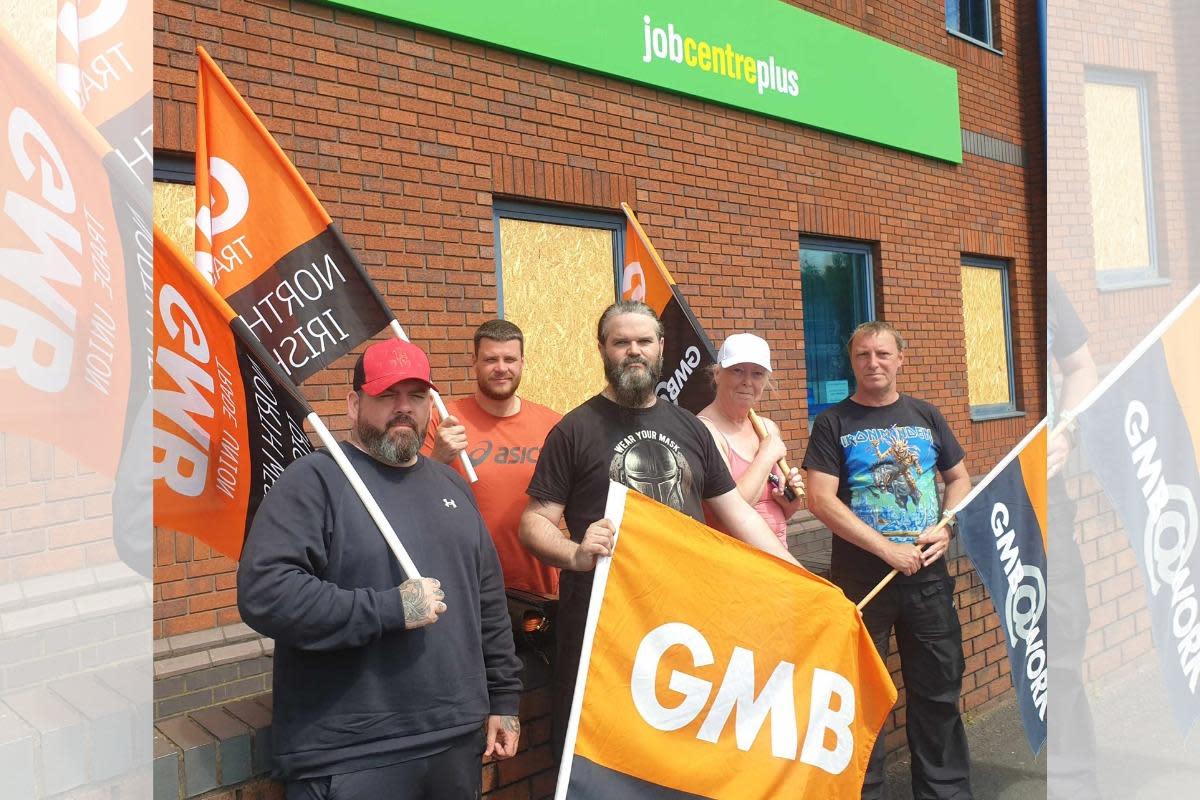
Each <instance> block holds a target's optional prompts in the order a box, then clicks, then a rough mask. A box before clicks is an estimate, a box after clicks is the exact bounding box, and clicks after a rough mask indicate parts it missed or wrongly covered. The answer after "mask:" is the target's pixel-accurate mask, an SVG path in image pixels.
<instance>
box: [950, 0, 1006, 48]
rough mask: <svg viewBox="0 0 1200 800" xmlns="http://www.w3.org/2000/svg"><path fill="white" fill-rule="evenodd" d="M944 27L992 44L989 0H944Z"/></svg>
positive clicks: (990, 45) (989, 44) (990, 5)
mask: <svg viewBox="0 0 1200 800" xmlns="http://www.w3.org/2000/svg"><path fill="white" fill-rule="evenodd" d="M946 27H947V28H948V29H950V30H952V31H954V32H955V33H961V34H962V35H963V36H966V37H967V38H969V39H974V40H975V41H977V42H982V43H983V44H986V45H988V46H989V47H992V46H994V43H993V42H992V3H991V0H946Z"/></svg>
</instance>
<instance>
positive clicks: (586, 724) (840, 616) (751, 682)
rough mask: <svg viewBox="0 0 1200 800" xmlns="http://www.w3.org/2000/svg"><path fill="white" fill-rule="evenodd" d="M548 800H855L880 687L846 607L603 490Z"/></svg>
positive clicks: (715, 536) (810, 579)
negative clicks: (554, 785) (568, 706)
mask: <svg viewBox="0 0 1200 800" xmlns="http://www.w3.org/2000/svg"><path fill="white" fill-rule="evenodd" d="M605 517H606V518H608V519H610V520H612V521H613V523H614V524H615V525H616V527H617V543H616V547H615V549H614V552H613V556H612V558H611V559H601V560H600V564H598V565H597V569H596V577H595V585H594V588H593V591H592V598H591V605H590V607H589V610H588V621H587V627H586V629H585V634H584V645H583V654H582V657H581V660H580V667H579V670H580V672H579V680H578V681H577V683H576V689H575V698H574V704H573V706H572V710H571V722H570V726H569V728H568V732H567V742H566V753H565V755H564V759H563V764H562V766H561V768H560V772H559V778H558V793H557V794H556V797H557V798H559V799H560V800H561V798H564V797H570V798H571V800H580V799H586V798H612V797H656V798H664V799H665V798H683V797H692V796H700V797H714V798H766V797H819V798H858V797H859V796H860V794H861V791H862V782H863V775H864V773H865V771H866V767H867V760H868V758H869V756H870V753H871V747H872V746H873V745H874V743H875V737H876V736H877V734H878V732H879V729H880V727H882V725H883V722H884V719H885V718H886V717H887V714H888V712H889V711H891V708H892V705H893V704H894V703H895V701H896V688H895V686H893V685H892V681H891V678H890V676H889V675H888V672H887V669H886V668H885V667H884V664H883V662H882V661H881V660H880V658H879V655H878V654H877V653H876V652H875V647H874V645H873V644H872V643H871V637H870V635H869V634H868V633H867V630H866V627H865V626H864V625H863V623H862V620H861V618H860V617H859V615H858V613H857V612H856V611H855V609H854V605H853V604H852V603H851V602H850V601H849V600H847V599H846V597H845V595H843V594H842V592H841V590H839V589H838V588H837V587H835V586H833V585H832V584H830V583H828V582H826V581H824V580H821V579H820V578H818V577H816V576H814V575H812V574H811V573H809V572H806V571H804V570H802V569H800V568H797V567H794V566H792V565H790V564H786V563H784V562H782V561H780V560H778V559H776V558H774V557H773V556H770V555H767V554H765V553H762V552H759V551H757V550H755V549H753V548H751V547H749V546H747V545H745V544H743V543H741V542H739V541H737V540H735V539H733V538H731V537H729V536H725V535H724V534H721V533H718V532H716V531H714V530H712V529H710V528H706V527H705V526H704V525H701V524H700V523H698V522H696V521H695V520H692V519H691V518H690V517H687V516H685V515H683V514H680V513H678V512H676V511H674V510H672V509H670V508H668V507H666V506H663V505H660V504H658V503H655V502H654V501H653V500H650V499H649V498H647V497H644V496H643V495H640V494H638V493H637V492H629V491H627V490H626V489H625V487H623V486H620V485H619V484H616V483H612V484H610V488H609V496H608V507H607V509H606V511H605Z"/></svg>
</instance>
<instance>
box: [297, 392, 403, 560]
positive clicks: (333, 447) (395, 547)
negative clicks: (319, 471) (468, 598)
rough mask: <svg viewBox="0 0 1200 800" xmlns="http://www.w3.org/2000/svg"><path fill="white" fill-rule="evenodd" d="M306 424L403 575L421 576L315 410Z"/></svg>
mask: <svg viewBox="0 0 1200 800" xmlns="http://www.w3.org/2000/svg"><path fill="white" fill-rule="evenodd" d="M305 419H307V420H308V424H309V425H312V427H313V430H314V431H316V432H317V438H319V439H320V440H321V444H323V445H325V447H326V448H327V449H328V450H329V454H330V455H331V456H333V460H334V461H336V462H337V465H338V466H339V467H341V470H342V473H343V474H344V475H345V476H346V479H347V480H348V481H350V485H351V486H352V487H354V493H355V494H357V495H358V499H359V500H362V504H363V505H364V506H366V507H367V513H368V514H370V515H371V519H373V520H374V521H375V525H376V526H377V527H378V528H379V532H380V533H381V534H383V538H384V540H385V541H387V543H388V547H389V548H391V551H392V555H394V556H395V557H396V560H397V561H399V562H400V567H401V568H402V569H403V570H404V573H405V575H407V576H408V578H409V579H412V578H419V577H421V573H420V572H418V571H417V565H416V564H414V563H413V560H412V558H410V557H409V555H408V551H407V550H405V549H404V545H403V544H401V543H400V539H399V538H398V537H397V536H396V532H395V531H394V530H392V524H391V523H390V522H388V520H387V517H385V516H384V515H383V509H381V508H380V507H379V504H378V503H376V502H375V498H374V497H372V496H371V492H370V490H368V489H367V487H366V484H364V483H363V482H362V478H360V477H359V475H358V471H357V470H355V469H354V465H353V464H351V463H350V459H348V458H346V454H345V453H343V452H342V447H341V445H340V444H339V443H338V441H337V440H336V439H334V438H333V434H332V433H330V432H329V429H328V428H326V427H325V423H324V422H322V421H321V418H320V417H318V416H317V412H315V411H311V412H309V415H308V416H307V417H306V418H305Z"/></svg>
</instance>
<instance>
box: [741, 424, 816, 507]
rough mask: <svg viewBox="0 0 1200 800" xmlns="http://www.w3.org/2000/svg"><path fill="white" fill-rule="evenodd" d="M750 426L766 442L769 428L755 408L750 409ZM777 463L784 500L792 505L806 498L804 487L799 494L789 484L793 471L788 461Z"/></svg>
mask: <svg viewBox="0 0 1200 800" xmlns="http://www.w3.org/2000/svg"><path fill="white" fill-rule="evenodd" d="M750 424H751V425H753V426H754V432H755V433H757V434H758V439H759V441H766V439H767V436H768V435H769V434H768V433H767V426H766V425H763V421H762V420H761V419H760V418H759V416H758V414H756V413H755V411H754V409H753V408H752V409H750ZM775 463H776V465H777V466H778V467H779V469H780V470H781V471H782V472H783V496H784V498H785V499H786V500H787V501H788V502H789V503H790V502H791V501H793V500H795V499H796V498H797V497H803V496H804V487H803V486H802V487H800V491H799V493H797V492H796V490H795V489H793V488H792V485H791V484H790V483H788V476H790V475H791V474H792V469H791V467H789V466H788V463H787V459H786V458H781V459H779V460H778V461H777V462H775Z"/></svg>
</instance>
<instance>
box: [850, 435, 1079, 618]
mask: <svg viewBox="0 0 1200 800" xmlns="http://www.w3.org/2000/svg"><path fill="white" fill-rule="evenodd" d="M1044 427H1046V419H1045V418H1044V417H1043V418H1042V421H1041V422H1039V423H1038V424H1037V425H1034V426H1033V429H1032V430H1030V431H1029V433H1027V434H1025V438H1024V439H1022V440H1021V441H1020V443H1019V444H1018V445H1017V446H1016V447H1014V448H1013V449H1012V450H1011V451H1010V452H1009V454H1008V455H1006V456H1005V457H1004V458H1002V459H1001V460H1000V463H999V464H997V465H996V466H994V467H992V471H991V472H989V473H988V474H987V475H985V476H984V478H983V480H981V481H980V482H979V483H977V484H975V486H974V488H972V489H971V491H970V492H969V493H968V494H967V496H966V497H964V498H963V499H962V500H960V501H958V503H957V504H956V505H955V506H954V508H951V509H949V510H947V511H944V512H943V513H942V519H941V520H940V521H939V522H938V524H937V525H935V526H934V527H933V530H931V531H930V533H937V532H938V531H940V530H941V529H942V528H944V527H946V526H947V525H949V524H950V523H951V522H953V521H954V516H955V515H956V514H957V513H958V512H960V511H962V510H963V509H964V508H966V507H967V505H968V504H969V503H970V502H971V501H972V500H974V499H975V498H976V497H978V496H979V493H980V492H982V491H983V490H984V489H986V488H987V486H988V484H989V483H991V482H992V479H993V478H995V477H996V476H997V475H999V474H1000V473H1001V472H1003V471H1004V468H1005V467H1007V466H1008V465H1009V464H1011V463H1012V460H1013V459H1014V458H1016V457H1017V456H1019V455H1020V454H1021V451H1022V450H1024V449H1025V445H1027V444H1029V440H1030V439H1032V438H1033V437H1035V436H1037V435H1038V431H1040V430H1041V429H1042V428H1044ZM1061 427H1064V426H1063V425H1060V426H1059V428H1055V430H1056V431H1057V430H1059V429H1060V428H1061ZM920 553H921V554H922V555H924V554H925V548H921V550H920ZM899 574H900V570H897V569H894V570H892V571H891V572H889V573H888V574H887V575H885V576H884V577H883V580H881V581H880V582H879V583H877V584H876V585H875V588H874V589H872V590H871V591H869V592H868V593H867V596H866V597H864V598H863V599H862V600H859V601H858V606H857V607H858V610H859V611H862V610H863V607H864V606H866V604H867V603H869V602H871V601H872V600H874V599H875V596H876V595H877V594H879V593H880V592H882V591H883V589H884V587H885V586H887V585H888V584H889V583H891V582H892V579H893V578H895V577H896V576H897V575H899Z"/></svg>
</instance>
